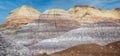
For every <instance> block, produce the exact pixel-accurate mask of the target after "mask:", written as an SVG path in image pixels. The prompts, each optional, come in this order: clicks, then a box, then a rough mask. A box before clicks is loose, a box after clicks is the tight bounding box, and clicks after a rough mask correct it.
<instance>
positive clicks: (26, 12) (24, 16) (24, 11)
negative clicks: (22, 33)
mask: <svg viewBox="0 0 120 56" xmlns="http://www.w3.org/2000/svg"><path fill="white" fill-rule="evenodd" d="M39 15H40V12H39V11H37V10H35V9H34V8H32V7H29V6H21V7H18V8H16V9H15V10H13V11H11V12H10V13H9V15H8V17H7V19H6V20H5V22H4V23H3V25H2V26H3V27H6V26H8V27H9V26H10V27H16V26H20V25H25V24H27V23H29V22H31V21H32V20H33V19H36V18H38V17H39Z"/></svg>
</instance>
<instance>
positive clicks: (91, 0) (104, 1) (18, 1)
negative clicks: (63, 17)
mask: <svg viewBox="0 0 120 56" xmlns="http://www.w3.org/2000/svg"><path fill="white" fill-rule="evenodd" d="M22 5H27V6H31V7H33V8H35V9H37V10H38V11H40V12H44V11H45V10H47V9H51V8H61V9H64V10H68V9H70V8H71V7H73V6H75V5H83V6H84V5H89V6H93V7H96V8H100V9H104V10H112V9H115V8H120V0H0V24H2V23H3V22H4V21H5V19H6V17H7V16H8V15H9V12H10V11H12V10H13V9H15V8H17V7H20V6H22Z"/></svg>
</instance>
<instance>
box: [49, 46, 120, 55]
mask: <svg viewBox="0 0 120 56" xmlns="http://www.w3.org/2000/svg"><path fill="white" fill-rule="evenodd" d="M51 56H120V52H118V51H116V50H114V49H111V48H108V47H103V46H99V45H96V44H82V45H78V46H74V47H71V48H69V49H67V50H64V51H60V52H57V53H54V54H52V55H51Z"/></svg>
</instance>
